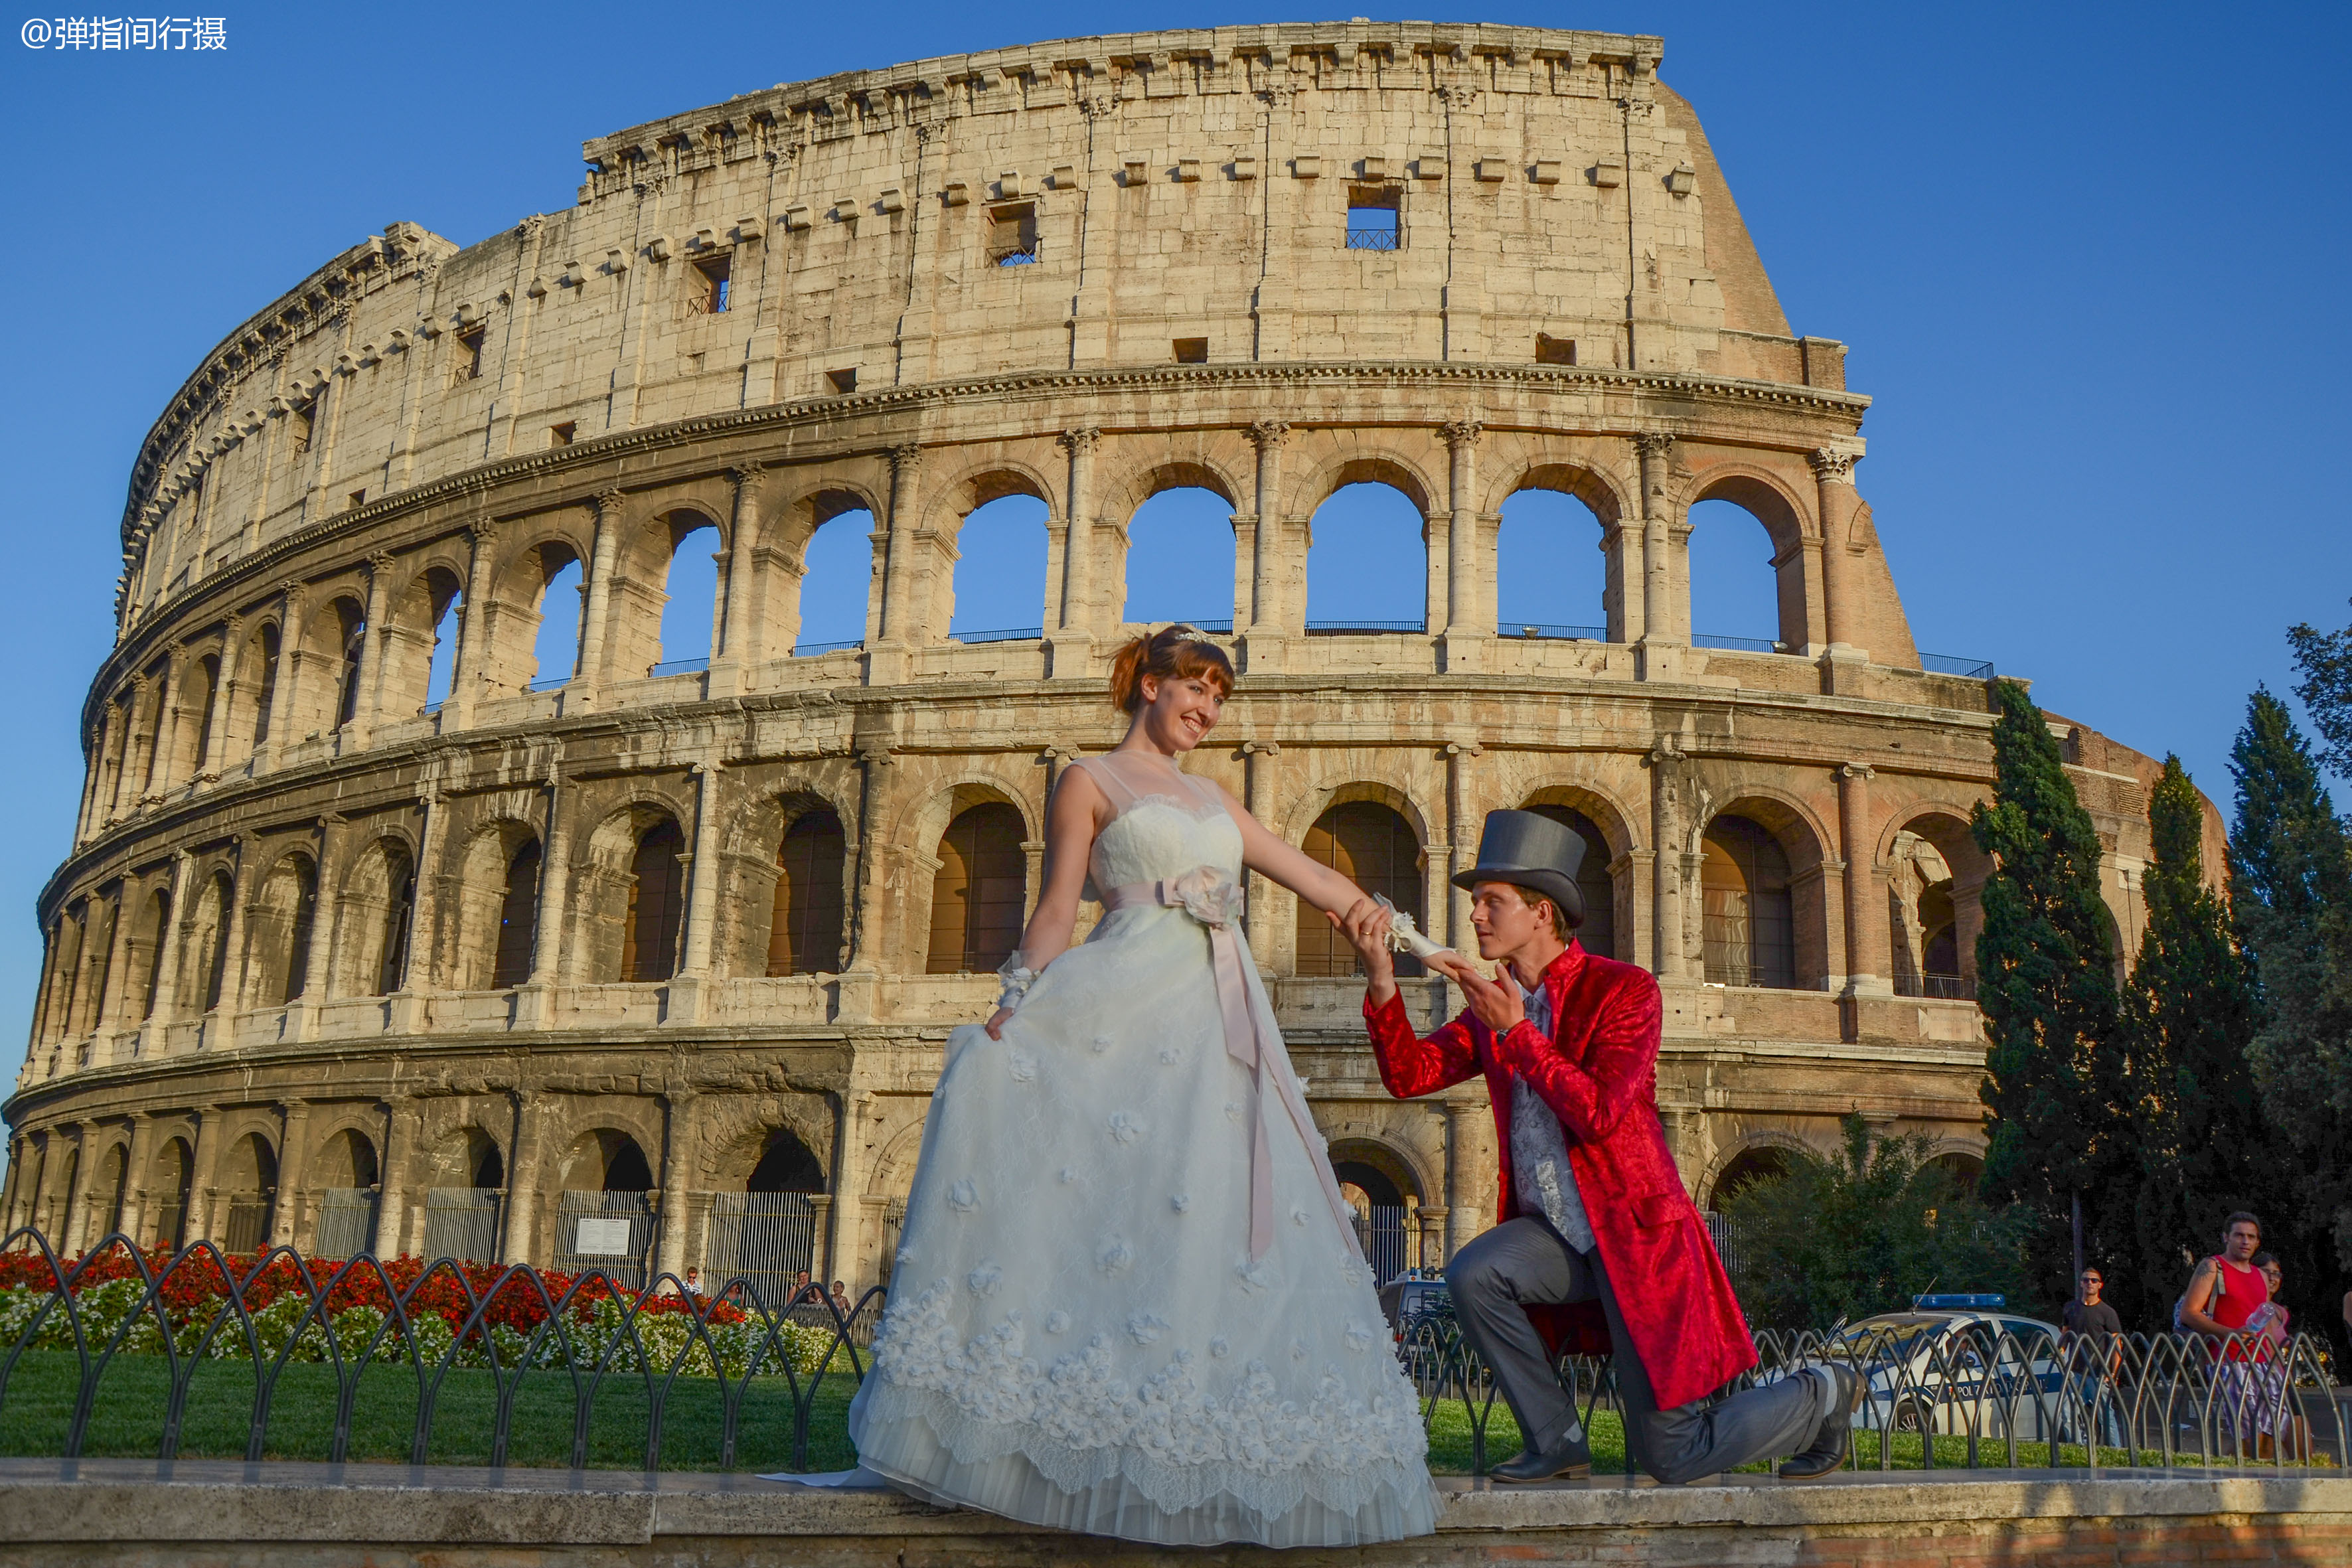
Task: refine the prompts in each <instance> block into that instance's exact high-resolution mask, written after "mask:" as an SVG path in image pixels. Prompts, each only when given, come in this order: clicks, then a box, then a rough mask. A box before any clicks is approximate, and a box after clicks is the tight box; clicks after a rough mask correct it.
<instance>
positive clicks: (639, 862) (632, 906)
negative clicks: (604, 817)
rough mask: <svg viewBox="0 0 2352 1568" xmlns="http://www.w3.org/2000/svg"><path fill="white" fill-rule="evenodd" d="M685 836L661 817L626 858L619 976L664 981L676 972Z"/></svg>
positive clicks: (667, 818) (683, 900)
mask: <svg viewBox="0 0 2352 1568" xmlns="http://www.w3.org/2000/svg"><path fill="white" fill-rule="evenodd" d="M685 853H686V835H685V833H684V832H683V831H681V830H680V829H679V827H678V826H677V818H675V817H671V816H664V817H662V818H661V819H660V820H659V821H657V822H656V823H655V824H654V825H653V826H650V827H648V828H646V830H645V831H644V832H643V833H640V834H639V835H638V836H637V845H636V850H635V853H634V854H633V855H632V856H631V857H630V858H629V912H628V920H627V923H626V925H625V927H624V931H625V935H624V937H623V939H622V945H621V978H622V979H624V980H667V979H668V978H669V977H670V976H671V975H673V974H675V973H677V937H678V931H679V928H680V927H681V926H682V925H684V923H685V916H686V866H685V863H684V862H683V861H682V860H681V859H680V857H681V856H683V855H684V854H685Z"/></svg>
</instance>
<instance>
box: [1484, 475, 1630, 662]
mask: <svg viewBox="0 0 2352 1568" xmlns="http://www.w3.org/2000/svg"><path fill="white" fill-rule="evenodd" d="M1502 515H1503V521H1502V523H1501V525H1500V526H1499V527H1498V528H1497V529H1496V532H1495V620H1496V628H1495V629H1496V635H1497V636H1500V637H1580V638H1583V639H1585V640H1588V641H1591V642H1605V641H1609V640H1611V633H1610V617H1609V603H1608V601H1609V597H1610V595H1609V586H1610V584H1609V563H1608V560H1607V558H1606V557H1605V556H1603V554H1602V553H1601V550H1600V548H1599V546H1600V544H1601V534H1602V531H1603V529H1604V527H1605V525H1604V524H1603V523H1602V522H1601V519H1600V517H1599V516H1598V515H1597V514H1596V513H1595V512H1594V511H1593V510H1592V508H1591V506H1590V505H1589V504H1587V503H1586V502H1585V500H1583V499H1582V498H1581V497H1580V496H1576V495H1572V494H1570V493H1568V492H1566V491H1564V490H1557V489H1523V490H1519V491H1517V492H1515V493H1514V494H1513V495H1511V496H1510V497H1509V498H1508V499H1507V500H1505V501H1504V502H1503V514H1502Z"/></svg>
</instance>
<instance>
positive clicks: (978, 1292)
mask: <svg viewBox="0 0 2352 1568" xmlns="http://www.w3.org/2000/svg"><path fill="white" fill-rule="evenodd" d="M1003 1278H1004V1270H1003V1269H1002V1268H998V1267H997V1266H996V1265H995V1264H994V1263H993V1262H992V1261H991V1260H989V1259H988V1258H982V1259H981V1260H980V1267H979V1268H975V1269H973V1270H972V1271H971V1273H969V1274H967V1275H965V1276H964V1277H963V1282H964V1284H965V1286H966V1287H968V1288H969V1289H971V1293H972V1294H973V1295H975V1296H993V1295H995V1294H996V1287H997V1282H998V1281H1000V1280H1002V1279H1003Z"/></svg>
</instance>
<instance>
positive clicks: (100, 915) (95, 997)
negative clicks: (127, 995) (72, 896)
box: [73, 899, 122, 1035]
mask: <svg viewBox="0 0 2352 1568" xmlns="http://www.w3.org/2000/svg"><path fill="white" fill-rule="evenodd" d="M121 923H122V906H121V900H119V899H117V900H103V901H100V902H98V903H95V904H93V905H92V906H91V907H90V914H89V947H88V948H87V950H86V956H85V958H84V961H83V962H84V963H85V964H86V965H87V966H88V967H89V968H91V969H94V970H96V971H97V972H98V973H97V977H96V978H95V979H94V980H93V981H92V982H91V983H90V984H89V987H88V990H89V1000H88V1001H87V1002H85V1003H84V1004H83V1005H82V1008H81V1013H80V1016H79V1017H77V1018H76V1019H75V1020H74V1026H73V1032H74V1033H75V1034H76V1035H87V1034H89V1033H90V1032H91V1031H92V1030H94V1029H96V1028H98V1027H99V1026H101V1025H103V1024H104V1023H105V1022H106V1021H107V1011H108V1008H109V1006H110V1005H111V1003H112V1001H113V998H114V936H115V928H116V927H117V926H119V925H121Z"/></svg>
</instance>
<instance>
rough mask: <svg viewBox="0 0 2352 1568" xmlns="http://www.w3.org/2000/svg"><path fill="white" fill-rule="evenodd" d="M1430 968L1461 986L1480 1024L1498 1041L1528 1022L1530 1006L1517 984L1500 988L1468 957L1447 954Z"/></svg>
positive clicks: (1432, 963)
mask: <svg viewBox="0 0 2352 1568" xmlns="http://www.w3.org/2000/svg"><path fill="white" fill-rule="evenodd" d="M1429 964H1430V967H1431V968H1433V969H1436V970H1439V971H1441V972H1442V973H1444V975H1445V977H1446V978H1447V979H1449V980H1451V981H1453V982H1454V984H1456V985H1459V986H1461V987H1462V994H1464V995H1465V996H1466V997H1468V998H1469V1001H1470V1011H1471V1012H1472V1013H1474V1014H1475V1015H1476V1016H1477V1018H1478V1021H1479V1022H1480V1023H1482V1024H1484V1025H1486V1027H1488V1028H1489V1029H1492V1030H1494V1031H1495V1038H1496V1040H1497V1041H1498V1042H1499V1041H1500V1040H1501V1039H1502V1037H1504V1036H1505V1035H1507V1034H1509V1033H1510V1032H1511V1031H1512V1030H1513V1029H1515V1028H1517V1027H1518V1026H1520V1025H1521V1024H1523V1023H1525V1022H1527V1017H1528V1007H1527V1003H1526V1001H1525V999H1524V998H1522V997H1521V995H1520V994H1519V989H1518V987H1517V986H1516V985H1498V984H1496V983H1495V982H1494V981H1492V980H1489V979H1487V978H1486V976H1485V975H1483V974H1481V973H1478V971H1477V969H1476V968H1475V966H1474V965H1473V964H1472V963H1470V961H1469V960H1468V959H1466V958H1463V957H1461V956H1459V955H1458V954H1453V953H1447V954H1441V955H1440V956H1438V957H1435V958H1433V959H1431V960H1430V961H1429Z"/></svg>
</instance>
